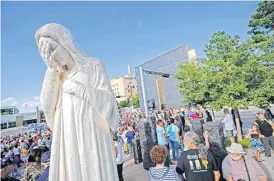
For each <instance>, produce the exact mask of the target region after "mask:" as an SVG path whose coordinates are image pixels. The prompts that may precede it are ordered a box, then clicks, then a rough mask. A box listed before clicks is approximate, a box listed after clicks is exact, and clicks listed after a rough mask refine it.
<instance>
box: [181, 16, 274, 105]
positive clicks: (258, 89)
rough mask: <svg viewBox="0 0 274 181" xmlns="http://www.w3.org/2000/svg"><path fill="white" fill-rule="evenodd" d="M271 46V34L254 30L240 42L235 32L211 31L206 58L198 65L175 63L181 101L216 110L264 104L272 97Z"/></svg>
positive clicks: (273, 80)
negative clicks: (254, 32)
mask: <svg viewBox="0 0 274 181" xmlns="http://www.w3.org/2000/svg"><path fill="white" fill-rule="evenodd" d="M255 14H256V13H255ZM253 28H254V27H253ZM268 33H269V31H268ZM254 36H256V37H254ZM258 37H261V40H260V41H257V38H258ZM273 47H274V46H273V36H271V35H265V34H262V33H261V34H259V33H257V34H254V35H252V37H251V38H250V39H249V40H247V41H245V42H240V37H239V36H238V35H235V36H231V35H229V34H227V33H226V32H224V31H219V32H216V33H214V34H213V36H212V37H211V39H210V40H209V42H208V44H207V45H206V46H205V50H204V52H205V54H206V57H207V58H206V59H204V60H203V61H202V62H201V63H200V64H198V65H197V64H191V63H180V64H179V65H178V67H179V69H178V72H177V73H176V77H177V78H178V79H180V80H181V81H180V83H179V84H178V86H179V89H180V92H181V93H182V95H183V97H184V100H183V101H184V102H185V103H189V102H191V101H195V102H197V103H200V104H208V105H209V106H210V107H212V108H214V109H217V110H218V109H221V108H222V107H223V106H228V107H232V108H245V107H247V106H249V105H253V106H258V107H261V108H264V107H267V106H268V105H269V103H270V101H271V100H273V97H274V91H273V90H274V68H273V66H271V63H269V62H273V60H274V58H273ZM206 95H209V97H207V96H206Z"/></svg>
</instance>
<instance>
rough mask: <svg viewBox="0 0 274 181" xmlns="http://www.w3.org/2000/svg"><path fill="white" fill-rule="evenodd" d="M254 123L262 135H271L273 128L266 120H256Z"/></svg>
mask: <svg viewBox="0 0 274 181" xmlns="http://www.w3.org/2000/svg"><path fill="white" fill-rule="evenodd" d="M256 123H257V124H258V125H259V130H260V132H261V134H262V135H264V136H265V137H270V136H272V133H273V128H272V127H271V125H270V124H269V123H268V122H267V121H259V120H256Z"/></svg>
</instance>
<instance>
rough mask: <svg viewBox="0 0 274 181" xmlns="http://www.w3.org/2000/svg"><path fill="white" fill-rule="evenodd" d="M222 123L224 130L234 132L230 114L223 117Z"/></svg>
mask: <svg viewBox="0 0 274 181" xmlns="http://www.w3.org/2000/svg"><path fill="white" fill-rule="evenodd" d="M222 123H223V124H224V127H225V130H235V125H234V121H233V120H232V118H231V116H230V114H226V115H225V117H224V119H223V120H222Z"/></svg>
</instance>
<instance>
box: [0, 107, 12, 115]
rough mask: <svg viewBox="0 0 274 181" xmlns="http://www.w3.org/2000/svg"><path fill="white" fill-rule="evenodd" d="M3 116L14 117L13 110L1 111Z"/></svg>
mask: <svg viewBox="0 0 274 181" xmlns="http://www.w3.org/2000/svg"><path fill="white" fill-rule="evenodd" d="M1 115H13V108H10V109H1Z"/></svg>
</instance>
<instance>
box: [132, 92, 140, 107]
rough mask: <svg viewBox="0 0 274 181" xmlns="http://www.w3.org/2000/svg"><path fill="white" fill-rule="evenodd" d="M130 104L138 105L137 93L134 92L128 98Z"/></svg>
mask: <svg viewBox="0 0 274 181" xmlns="http://www.w3.org/2000/svg"><path fill="white" fill-rule="evenodd" d="M130 104H131V105H133V106H136V107H139V94H138V93H136V94H134V95H133V96H132V98H131V100H130Z"/></svg>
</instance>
